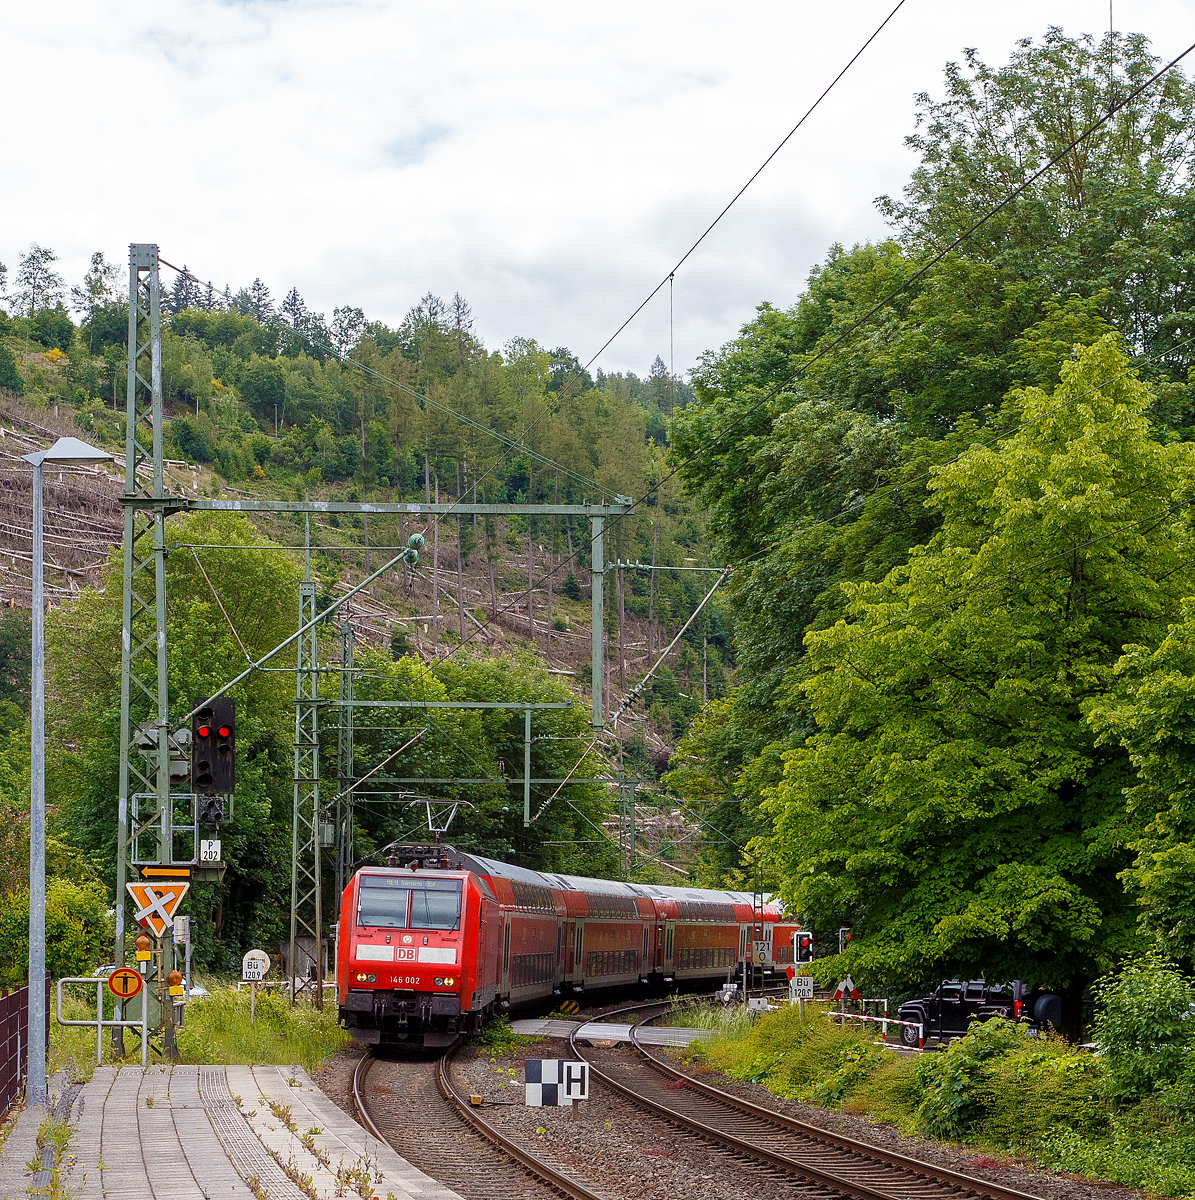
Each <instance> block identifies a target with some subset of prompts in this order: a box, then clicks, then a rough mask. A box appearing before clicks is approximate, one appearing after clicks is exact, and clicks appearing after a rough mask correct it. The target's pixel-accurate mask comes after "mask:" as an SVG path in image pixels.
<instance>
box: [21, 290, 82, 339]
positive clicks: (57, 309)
mask: <svg viewBox="0 0 1195 1200" xmlns="http://www.w3.org/2000/svg"><path fill="white" fill-rule="evenodd" d="M29 336H30V337H31V338H33V340H34V341H35V342H38V343H40V344H41V345H42V346H45V348H46V349H47V350H69V349H70V348H71V343H72V342H73V341H74V340H75V326H74V322H72V321H71V318H70V313H68V312H67V311H66V309H65V308H63V306H62V302H61V301H59V302H58V303H57V304H55V305H54V307H53V308H39V309H37V311H36V312H34V314H33V316H32V317H31V318H30V320H29Z"/></svg>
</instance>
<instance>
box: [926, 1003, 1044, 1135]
mask: <svg viewBox="0 0 1195 1200" xmlns="http://www.w3.org/2000/svg"><path fill="white" fill-rule="evenodd" d="M1024 1037H1025V1030H1024V1028H1023V1027H1022V1026H1020V1025H1016V1024H1014V1023H1013V1022H1012V1021H1004V1020H1001V1019H1000V1018H999V1017H995V1018H993V1019H992V1020H990V1021H982V1022H980V1021H976V1022H973V1023H972V1025H971V1028H970V1029H968V1030H967V1034H966V1036H965V1037H961V1038H956V1039H955V1040H954V1041H953V1042H951V1043H950V1045H949V1047H948V1048H947V1049H946V1050H944V1051H942V1052H941V1053H940V1054H936V1055H933V1056H929V1055H926V1056H924V1057H922V1058H921V1059H920V1061H919V1062H918V1069H917V1078H918V1079H919V1081H920V1083H921V1087H922V1091H923V1099H922V1101H921V1106H920V1107H919V1108H918V1110H917V1116H918V1118H919V1120H920V1123H921V1128H922V1129H923V1130H924V1131H925V1132H926V1133H929V1134H932V1135H934V1136H936V1137H948V1138H961V1137H964V1136H966V1135H967V1134H968V1133H971V1132H972V1131H973V1130H974V1129H975V1127H976V1126H977V1125H978V1124H979V1123H980V1122H981V1121H982V1120H983V1118H984V1117H986V1116H987V1109H988V1100H989V1097H990V1093H991V1088H990V1085H989V1079H990V1071H989V1069H988V1063H989V1062H990V1061H991V1059H993V1058H997V1057H1000V1056H1003V1055H1005V1054H1008V1053H1009V1052H1010V1051H1012V1050H1014V1049H1016V1048H1017V1046H1019V1045H1020V1043H1021V1041H1022V1040H1023V1039H1024Z"/></svg>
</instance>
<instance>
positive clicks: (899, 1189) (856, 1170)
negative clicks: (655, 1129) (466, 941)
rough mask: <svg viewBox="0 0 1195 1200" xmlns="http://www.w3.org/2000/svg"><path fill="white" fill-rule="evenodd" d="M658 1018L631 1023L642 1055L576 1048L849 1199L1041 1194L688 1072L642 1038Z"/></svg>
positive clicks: (643, 1099)
mask: <svg viewBox="0 0 1195 1200" xmlns="http://www.w3.org/2000/svg"><path fill="white" fill-rule="evenodd" d="M644 1007H649V1006H645V1005H635V1006H631V1007H628V1008H625V1009H621V1010H619V1011H618V1012H615V1013H606V1014H605V1019H607V1020H609V1019H610V1018H611V1017H616V1016H618V1015H620V1013H629V1012H634V1011H635V1010H636V1009H640V1008H644ZM658 1015H662V1014H658ZM655 1019H656V1018H655V1017H648V1018H646V1019H645V1020H641V1021H639V1022H638V1023H636V1024H635V1025H634V1026H633V1027H632V1030H631V1043H632V1046H633V1047H634V1049H635V1051H636V1052H637V1058H635V1059H631V1060H629V1061H628V1060H627V1059H626V1058H625V1056H624V1057H623V1058H622V1060H621V1061H618V1062H614V1063H611V1062H608V1061H607V1062H605V1063H604V1064H602V1065H599V1064H598V1063H595V1062H594V1061H593V1058H592V1057H590V1056H587V1055H585V1054H584V1053H583V1052H582V1050H581V1049H580V1048H579V1047H578V1045H577V1038H576V1031H574V1033H573V1034H572V1035H571V1037H570V1039H569V1044H570V1046H571V1048H572V1051H573V1053H574V1054H575V1055H576V1056H577V1057H578V1058H583V1059H585V1060H586V1061H588V1062H589V1064H590V1070H591V1071H592V1072H594V1074H596V1075H597V1077H598V1078H599V1079H601V1080H602V1082H603V1083H605V1084H606V1086H607V1087H609V1088H611V1089H612V1090H613V1091H615V1092H617V1093H619V1094H621V1095H623V1096H626V1097H627V1098H628V1099H630V1100H632V1101H633V1102H635V1103H636V1104H639V1105H641V1106H643V1107H645V1108H647V1109H649V1110H650V1111H652V1112H654V1113H656V1114H657V1115H658V1116H661V1117H663V1118H664V1119H665V1120H667V1121H670V1122H671V1123H672V1124H674V1125H676V1126H678V1127H680V1128H682V1129H685V1130H687V1131H688V1132H690V1133H695V1134H697V1135H698V1136H700V1137H702V1138H704V1139H706V1140H708V1141H710V1142H713V1143H716V1144H718V1145H720V1146H723V1147H725V1148H726V1149H728V1150H731V1151H733V1152H735V1153H738V1154H742V1155H744V1156H746V1157H748V1158H752V1159H754V1160H756V1161H758V1162H762V1163H764V1164H765V1165H767V1166H768V1167H771V1168H773V1169H775V1170H779V1171H782V1172H784V1173H786V1174H787V1175H789V1176H790V1177H792V1176H795V1177H797V1178H799V1179H802V1180H804V1181H805V1182H806V1183H809V1184H813V1185H814V1186H815V1187H819V1188H824V1189H827V1190H828V1191H831V1192H834V1193H835V1194H837V1195H840V1196H847V1197H850V1198H851V1200H947V1198H949V1200H959V1198H960V1197H962V1196H975V1197H980V1198H983V1200H1039V1198H1038V1197H1034V1196H1030V1195H1029V1194H1028V1193H1026V1192H1020V1191H1017V1190H1015V1189H1013V1188H1008V1187H1004V1186H1003V1185H1001V1184H997V1183H990V1182H989V1181H987V1180H984V1179H977V1178H975V1177H974V1176H970V1175H965V1174H963V1173H962V1172H958V1171H952V1170H950V1169H948V1168H945V1167H940V1166H937V1165H935V1164H932V1163H927V1162H923V1161H921V1160H920V1159H914V1158H910V1157H908V1156H906V1155H903V1154H898V1153H896V1152H895V1151H891V1150H886V1149H884V1148H883V1147H880V1146H875V1145H872V1144H871V1143H869V1142H862V1141H858V1140H856V1139H854V1138H850V1137H847V1136H846V1135H844V1134H839V1133H832V1132H830V1131H829V1130H826V1129H822V1128H820V1127H819V1126H816V1125H808V1124H806V1123H805V1122H802V1121H798V1120H797V1119H795V1118H793V1117H790V1116H788V1115H787V1114H784V1113H780V1112H776V1111H774V1110H772V1109H769V1108H764V1107H762V1106H761V1105H757V1104H753V1103H751V1102H750V1101H748V1100H743V1099H741V1098H740V1097H738V1096H734V1095H732V1094H731V1093H729V1092H724V1091H722V1090H720V1089H718V1088H715V1087H713V1086H712V1085H710V1084H708V1083H705V1082H704V1081H702V1080H699V1079H696V1078H694V1077H693V1076H692V1075H687V1074H686V1073H685V1072H683V1071H681V1070H680V1069H679V1068H678V1067H676V1066H675V1065H674V1064H672V1063H670V1062H668V1061H667V1059H665V1058H663V1057H661V1056H658V1055H655V1054H653V1053H652V1052H651V1051H649V1050H647V1049H646V1048H645V1047H644V1046H642V1045H641V1044H640V1043H639V1041H638V1038H637V1031H638V1029H639V1027H640V1026H641V1025H644V1024H646V1023H648V1021H651V1020H655ZM611 1057H612V1056H611Z"/></svg>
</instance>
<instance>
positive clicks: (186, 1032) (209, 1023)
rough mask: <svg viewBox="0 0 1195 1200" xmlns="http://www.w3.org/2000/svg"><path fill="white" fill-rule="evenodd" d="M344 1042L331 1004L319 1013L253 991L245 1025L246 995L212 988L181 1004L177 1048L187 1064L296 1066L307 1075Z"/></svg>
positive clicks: (344, 1035) (307, 1006)
mask: <svg viewBox="0 0 1195 1200" xmlns="http://www.w3.org/2000/svg"><path fill="white" fill-rule="evenodd" d="M349 1040H350V1036H349V1034H348V1033H347V1032H346V1031H345V1030H343V1029H341V1028H340V1027H339V1025H338V1024H337V1012H336V1006H335V1005H329V1006H327V1007H325V1008H324V1010H323V1011H322V1012H321V1011H320V1010H319V1009H317V1008H315V1007H314V1006H313V1005H311V1004H295V1005H291V1004H289V1003H288V1002H287V1001H286V1000H285V999H284V998H283V997H282V996H280V995H279V994H278V993H277V992H266V991H264V990H259V991H258V994H257V1016H256V1023H255V1024H253V1025H250V1023H249V990H248V989H247V988H246V989H244V990H240V989H237V988H231V987H218V988H213V989H212V991H211V993H210V994H209V995H207V996H204V997H203V998H202V999H199V1000H192V1001H191V1002H190V1003H189V1004H188V1005H187V1011H186V1017H185V1021H184V1023H183V1027H182V1029H181V1030H180V1031H179V1033H178V1039H177V1045H178V1051H179V1054H180V1055H181V1056H182V1058H183V1061H184V1062H189V1063H248V1064H253V1063H278V1064H280V1065H285V1064H287V1063H301V1064H302V1065H303V1066H304V1067H305V1068H306V1069H307V1070H309V1071H313V1070H315V1069H316V1068H317V1067H319V1066H320V1065H321V1064H322V1063H323V1062H324V1061H325V1060H326V1059H327V1058H328V1057H329V1056H330V1055H332V1054H334V1053H335V1052H336V1051H337V1050H338V1049H339V1048H340V1047H341V1046H343V1045H344V1044H345V1043H346V1042H348V1041H349Z"/></svg>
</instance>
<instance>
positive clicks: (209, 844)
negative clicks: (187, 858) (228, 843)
mask: <svg viewBox="0 0 1195 1200" xmlns="http://www.w3.org/2000/svg"><path fill="white" fill-rule="evenodd" d="M199 861H200V862H219V861H220V839H219V838H202V839H200V842H199Z"/></svg>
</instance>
